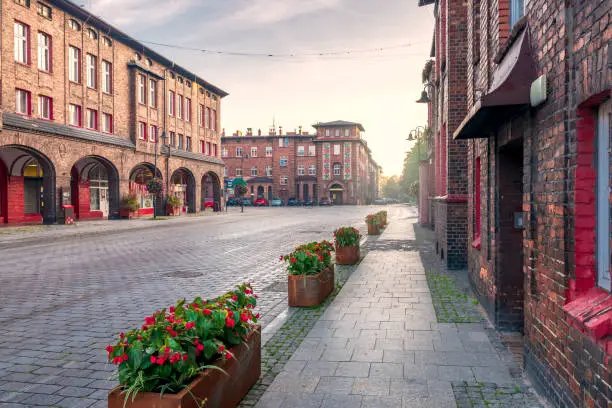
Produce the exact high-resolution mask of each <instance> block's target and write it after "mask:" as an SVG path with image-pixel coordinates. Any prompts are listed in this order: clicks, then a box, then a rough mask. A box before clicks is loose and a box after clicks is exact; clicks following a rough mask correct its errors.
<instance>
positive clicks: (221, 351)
mask: <svg viewBox="0 0 612 408" xmlns="http://www.w3.org/2000/svg"><path fill="white" fill-rule="evenodd" d="M224 350H225V346H224V345H223V344H222V345H220V346H219V350H217V351H218V352H219V354H221V353H223V351H224Z"/></svg>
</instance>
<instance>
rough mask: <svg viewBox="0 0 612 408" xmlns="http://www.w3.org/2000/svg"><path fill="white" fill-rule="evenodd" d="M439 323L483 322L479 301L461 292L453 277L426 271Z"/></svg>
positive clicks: (429, 270) (430, 270)
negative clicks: (478, 306)
mask: <svg viewBox="0 0 612 408" xmlns="http://www.w3.org/2000/svg"><path fill="white" fill-rule="evenodd" d="M425 276H426V277H427V285H428V286H429V291H430V292H431V297H432V300H433V306H434V309H435V311H436V317H437V319H438V323H478V322H481V321H482V320H483V317H482V315H481V314H480V311H479V310H478V308H477V305H478V301H476V299H474V298H473V297H471V296H469V295H467V294H466V293H464V292H463V291H461V290H460V289H459V288H458V286H457V283H456V282H455V279H454V278H453V277H452V276H449V275H445V274H442V273H440V272H438V271H437V270H435V269H427V270H426V271H425Z"/></svg>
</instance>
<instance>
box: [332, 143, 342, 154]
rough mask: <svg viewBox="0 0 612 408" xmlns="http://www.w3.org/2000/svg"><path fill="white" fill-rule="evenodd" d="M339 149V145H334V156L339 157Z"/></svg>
mask: <svg viewBox="0 0 612 408" xmlns="http://www.w3.org/2000/svg"><path fill="white" fill-rule="evenodd" d="M341 153H342V152H341V148H340V145H339V144H335V145H334V156H340V154H341Z"/></svg>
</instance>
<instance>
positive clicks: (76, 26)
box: [68, 20, 81, 31]
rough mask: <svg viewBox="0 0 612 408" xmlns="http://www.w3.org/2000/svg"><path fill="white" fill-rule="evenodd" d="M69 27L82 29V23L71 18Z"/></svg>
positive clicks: (77, 29) (76, 29) (75, 29)
mask: <svg viewBox="0 0 612 408" xmlns="http://www.w3.org/2000/svg"><path fill="white" fill-rule="evenodd" d="M68 27H70V28H71V29H73V30H74V31H81V25H80V24H79V23H78V22H77V21H76V20H69V21H68Z"/></svg>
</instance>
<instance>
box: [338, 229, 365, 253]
mask: <svg viewBox="0 0 612 408" xmlns="http://www.w3.org/2000/svg"><path fill="white" fill-rule="evenodd" d="M360 238H361V234H360V233H359V230H357V229H356V228H353V227H340V228H338V229H337V230H336V231H335V232H334V239H335V241H336V248H338V247H352V246H358V245H359V239H360Z"/></svg>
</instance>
